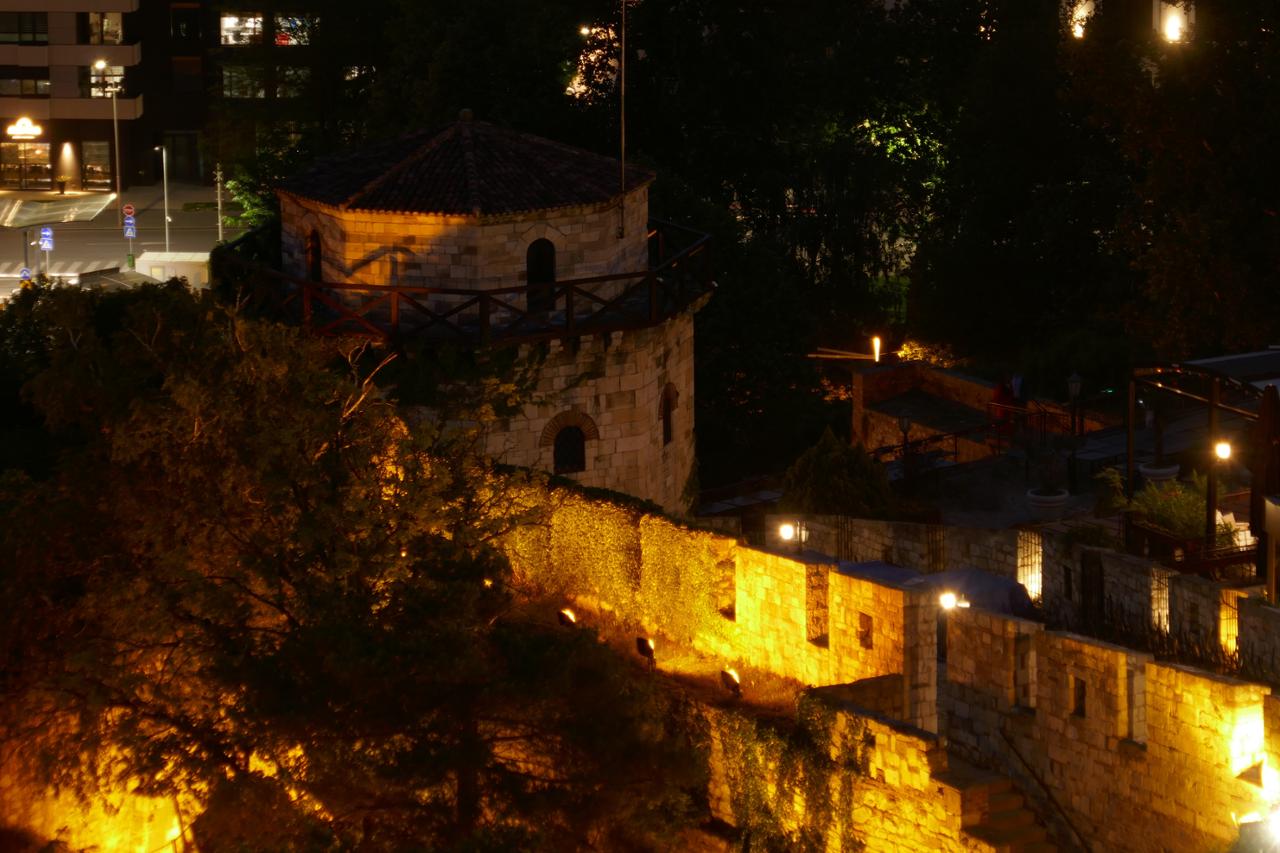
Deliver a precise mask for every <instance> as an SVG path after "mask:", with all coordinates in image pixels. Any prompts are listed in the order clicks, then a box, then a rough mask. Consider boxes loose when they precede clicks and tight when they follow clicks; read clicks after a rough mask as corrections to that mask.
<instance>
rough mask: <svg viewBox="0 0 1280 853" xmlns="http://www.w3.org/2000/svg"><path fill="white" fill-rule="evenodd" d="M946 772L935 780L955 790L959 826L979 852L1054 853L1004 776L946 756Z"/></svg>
mask: <svg viewBox="0 0 1280 853" xmlns="http://www.w3.org/2000/svg"><path fill="white" fill-rule="evenodd" d="M947 764H948V767H947V769H946V770H944V771H942V772H941V773H939V774H937V775H936V776H935V779H936V780H937V781H938V782H941V783H943V784H945V785H947V786H949V787H951V788H954V789H955V790H957V791H958V792H959V794H960V803H961V809H962V820H961V825H962V827H963V829H964V832H965V834H966V835H967V836H969V837H970V838H971V839H972V840H974V841H975V842H980V844H979V845H978V848H979V849H983V850H987V849H989V850H990V851H992V853H1057V851H1058V847H1057V845H1055V844H1054V843H1053V842H1052V841H1050V840H1049V833H1048V831H1047V830H1045V828H1044V827H1043V826H1042V825H1041V824H1040V821H1039V819H1038V818H1037V817H1036V815H1035V813H1033V812H1032V811H1031V810H1030V809H1028V808H1027V807H1026V803H1025V801H1024V800H1023V798H1022V794H1021V793H1019V792H1018V790H1017V789H1016V788H1015V787H1014V784H1013V780H1012V779H1010V778H1009V777H1008V776H1000V775H998V774H995V773H990V772H988V771H986V770H981V769H979V768H977V767H974V766H973V765H971V764H967V763H965V762H964V761H961V760H960V759H958V758H956V757H954V756H949V757H948V762H947Z"/></svg>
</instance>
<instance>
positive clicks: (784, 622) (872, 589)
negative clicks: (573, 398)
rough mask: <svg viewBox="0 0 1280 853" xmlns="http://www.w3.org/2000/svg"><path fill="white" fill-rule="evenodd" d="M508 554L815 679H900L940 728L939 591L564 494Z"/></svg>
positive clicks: (915, 716) (906, 702)
mask: <svg viewBox="0 0 1280 853" xmlns="http://www.w3.org/2000/svg"><path fill="white" fill-rule="evenodd" d="M547 500H548V501H549V505H550V506H551V511H550V512H549V513H548V516H547V519H546V524H545V526H542V527H538V528H534V529H531V530H521V531H517V532H516V533H515V534H513V535H512V536H510V537H508V539H507V542H506V547H507V551H508V553H509V554H510V556H511V560H512V564H513V566H514V568H515V569H516V571H517V574H518V575H519V576H520V578H521V579H522V583H524V584H525V585H527V586H531V587H534V588H541V589H542V590H543V591H547V592H551V593H553V594H557V595H562V596H564V597H566V598H571V599H574V600H577V601H579V602H580V603H581V604H583V605H584V606H589V607H593V608H597V609H601V610H607V611H610V612H613V613H616V614H617V615H618V616H619V617H621V618H623V619H624V620H628V621H632V622H634V623H636V624H639V625H642V626H644V627H645V628H646V629H647V630H650V631H654V632H656V633H658V634H659V635H665V636H668V637H672V638H674V639H676V640H678V641H680V642H683V643H687V644H690V645H692V646H694V647H695V648H697V649H699V650H702V651H706V652H709V653H713V654H716V655H719V656H721V657H723V658H726V659H728V660H731V661H737V662H741V663H744V664H747V665H749V666H752V667H757V668H760V669H764V670H767V671H769V672H771V673H773V674H775V675H778V676H782V677H784V678H791V679H795V680H796V681H798V682H801V683H803V684H807V685H815V686H820V685H829V684H842V683H847V682H853V681H858V680H860V679H864V678H871V677H876V676H883V675H900V676H902V682H901V683H902V690H903V696H902V700H901V704H902V706H903V708H904V709H905V719H906V720H907V721H908V722H911V723H913V724H914V725H917V726H919V727H921V728H924V729H929V730H933V729H936V728H937V707H936V689H935V687H934V684H935V683H936V679H937V614H938V610H939V606H938V603H937V600H936V598H935V596H934V595H933V594H932V593H930V592H928V591H925V590H919V589H910V588H904V587H901V586H898V585H896V584H894V583H892V582H888V581H880V580H871V579H868V578H863V577H857V576H853V575H849V574H842V573H840V572H838V571H836V567H835V565H834V564H832V563H831V562H829V561H826V560H824V559H822V558H816V559H815V558H813V556H812V555H798V554H794V553H783V552H781V551H775V550H757V549H753V548H748V547H745V546H743V545H741V544H739V543H738V542H737V541H736V540H734V539H730V538H728V537H724V536H720V535H718V534H715V533H711V532H707V531H697V530H689V529H686V528H683V527H680V526H679V525H677V524H674V523H672V522H671V521H669V520H667V519H662V518H659V517H657V516H652V515H648V514H645V513H643V512H640V511H638V510H632V509H626V508H622V507H617V506H613V505H608V504H599V503H597V502H592V501H590V500H588V499H585V498H582V497H581V496H577V495H574V494H572V493H568V492H564V491H557V492H554V493H553V494H552V495H551V496H550V497H549V498H548V499H547Z"/></svg>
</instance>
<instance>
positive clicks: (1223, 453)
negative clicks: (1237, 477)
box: [1213, 441, 1231, 462]
mask: <svg viewBox="0 0 1280 853" xmlns="http://www.w3.org/2000/svg"><path fill="white" fill-rule="evenodd" d="M1213 454H1214V456H1217V457H1218V458H1219V459H1221V460H1222V461H1223V462H1226V461H1227V460H1228V459H1230V458H1231V442H1229V441H1219V442H1218V443H1217V444H1215V445H1214V446H1213Z"/></svg>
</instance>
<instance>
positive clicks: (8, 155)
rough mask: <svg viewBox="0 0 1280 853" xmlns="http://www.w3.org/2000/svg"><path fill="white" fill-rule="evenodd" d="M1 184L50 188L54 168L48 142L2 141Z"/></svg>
mask: <svg viewBox="0 0 1280 853" xmlns="http://www.w3.org/2000/svg"><path fill="white" fill-rule="evenodd" d="M0 186H5V187H9V188H12V189H50V188H51V187H52V186H53V168H52V166H50V164H49V143H47V142H0Z"/></svg>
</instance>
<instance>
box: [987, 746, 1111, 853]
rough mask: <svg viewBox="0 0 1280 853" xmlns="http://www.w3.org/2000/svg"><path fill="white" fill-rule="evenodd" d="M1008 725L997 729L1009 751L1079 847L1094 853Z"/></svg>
mask: <svg viewBox="0 0 1280 853" xmlns="http://www.w3.org/2000/svg"><path fill="white" fill-rule="evenodd" d="M1006 725H1007V721H1002V722H1001V723H1000V727H999V728H997V729H996V734H997V735H999V736H1000V740H1002V741H1004V745H1005V746H1006V747H1008V749H1009V752H1011V753H1013V756H1014V758H1016V759H1018V762H1019V763H1020V764H1021V765H1022V768H1023V770H1024V771H1025V772H1026V775H1027V776H1029V777H1030V778H1031V781H1032V782H1034V783H1035V786H1036V788H1037V789H1038V792H1039V793H1040V794H1041V795H1043V797H1044V800H1045V801H1046V802H1048V803H1049V805H1050V806H1051V807H1052V808H1053V810H1054V812H1055V813H1056V815H1057V817H1058V818H1059V819H1060V820H1061V821H1062V824H1063V825H1064V826H1065V827H1066V828H1067V830H1068V831H1069V832H1070V833H1071V837H1072V839H1073V840H1074V841H1075V843H1076V845H1077V846H1078V849H1080V850H1083V851H1084V853H1092V848H1090V847H1089V845H1088V843H1087V842H1086V841H1085V840H1084V836H1083V835H1081V834H1080V830H1078V829H1076V825H1075V824H1074V823H1072V822H1071V818H1070V817H1069V816H1068V815H1067V812H1066V810H1065V809H1063V808H1062V805H1061V804H1060V803H1059V802H1058V800H1057V798H1056V797H1054V796H1053V792H1052V791H1050V790H1049V786H1048V785H1046V784H1045V783H1044V780H1043V779H1041V778H1040V775H1039V774H1038V773H1036V770H1035V768H1034V767H1032V766H1031V763H1030V762H1029V761H1027V759H1026V758H1024V757H1023V755H1022V753H1021V752H1019V751H1018V747H1017V746H1016V745H1014V743H1013V740H1012V739H1011V738H1010V737H1009V735H1008V733H1006V732H1005V726H1006Z"/></svg>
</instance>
